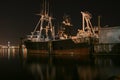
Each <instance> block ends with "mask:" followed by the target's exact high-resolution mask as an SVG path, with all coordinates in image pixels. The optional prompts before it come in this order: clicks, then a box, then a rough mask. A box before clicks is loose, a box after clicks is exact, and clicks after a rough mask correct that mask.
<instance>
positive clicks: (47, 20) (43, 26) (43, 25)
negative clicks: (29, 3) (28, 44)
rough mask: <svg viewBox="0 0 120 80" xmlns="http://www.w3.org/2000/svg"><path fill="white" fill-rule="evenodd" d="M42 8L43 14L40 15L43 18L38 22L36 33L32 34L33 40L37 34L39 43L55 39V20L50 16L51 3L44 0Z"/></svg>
mask: <svg viewBox="0 0 120 80" xmlns="http://www.w3.org/2000/svg"><path fill="white" fill-rule="evenodd" d="M42 8H43V9H42V12H41V13H40V14H39V15H40V16H41V17H40V19H39V21H38V24H37V25H36V27H35V29H34V31H33V32H32V33H31V34H32V38H33V37H34V35H35V32H37V41H41V40H43V38H44V39H45V40H49V39H51V38H52V39H54V36H55V32H54V27H53V26H52V19H53V18H52V17H51V16H50V15H49V11H50V10H49V1H47V0H43V5H42ZM38 27H39V31H37V28H38ZM43 31H44V33H43ZM49 35H51V36H49ZM50 37H51V38H50Z"/></svg>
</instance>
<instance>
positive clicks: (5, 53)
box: [0, 48, 19, 59]
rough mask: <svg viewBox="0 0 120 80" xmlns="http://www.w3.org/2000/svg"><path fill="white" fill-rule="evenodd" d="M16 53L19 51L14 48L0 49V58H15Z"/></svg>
mask: <svg viewBox="0 0 120 80" xmlns="http://www.w3.org/2000/svg"><path fill="white" fill-rule="evenodd" d="M18 52H19V49H16V48H0V57H6V58H8V59H9V58H10V57H16V55H17V54H18Z"/></svg>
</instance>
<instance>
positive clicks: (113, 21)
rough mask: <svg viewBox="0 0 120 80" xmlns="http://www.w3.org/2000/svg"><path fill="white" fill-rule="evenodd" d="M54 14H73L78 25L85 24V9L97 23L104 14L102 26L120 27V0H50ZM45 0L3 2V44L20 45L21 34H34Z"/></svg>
mask: <svg viewBox="0 0 120 80" xmlns="http://www.w3.org/2000/svg"><path fill="white" fill-rule="evenodd" d="M50 1H51V5H52V13H53V17H54V18H55V19H56V20H57V21H61V19H62V17H63V15H64V14H68V15H70V17H71V19H72V23H73V25H74V27H77V28H79V27H80V26H81V25H82V24H81V13H80V12H81V11H88V12H90V13H91V14H92V19H91V22H92V24H93V26H96V25H97V20H98V19H97V18H98V16H99V15H100V16H101V26H105V25H109V26H120V20H119V19H120V9H119V2H118V1H115V0H50ZM41 4H42V3H41V0H3V1H0V44H7V42H8V41H10V42H11V44H14V45H16V44H18V43H19V41H20V38H21V37H24V36H26V35H27V34H30V32H31V31H33V29H34V27H35V26H36V24H37V22H38V19H39V16H37V15H35V14H37V13H39V12H40V7H41Z"/></svg>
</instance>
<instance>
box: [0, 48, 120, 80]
mask: <svg viewBox="0 0 120 80" xmlns="http://www.w3.org/2000/svg"><path fill="white" fill-rule="evenodd" d="M75 57H76V56H74V55H71V56H67V57H66V56H65V55H63V56H62V57H57V56H56V57H55V56H50V55H48V56H41V55H39V54H31V55H30V54H29V53H27V51H26V49H23V50H20V49H0V80H120V56H119V55H109V56H108V55H94V56H92V58H91V59H90V60H83V61H82V60H81V59H78V58H77V59H76V58H75Z"/></svg>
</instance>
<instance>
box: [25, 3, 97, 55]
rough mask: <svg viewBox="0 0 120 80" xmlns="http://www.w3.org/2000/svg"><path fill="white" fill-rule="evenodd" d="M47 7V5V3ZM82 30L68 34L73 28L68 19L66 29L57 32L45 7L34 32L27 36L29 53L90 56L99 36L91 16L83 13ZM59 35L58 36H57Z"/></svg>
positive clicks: (64, 22) (26, 44) (64, 23)
mask: <svg viewBox="0 0 120 80" xmlns="http://www.w3.org/2000/svg"><path fill="white" fill-rule="evenodd" d="M45 5H46V3H45ZM81 14H82V29H78V30H77V34H76V35H74V36H72V35H70V34H68V33H72V32H66V31H67V28H69V27H71V26H72V25H71V23H70V22H69V19H68V18H65V19H64V20H63V22H62V24H63V25H64V26H65V28H64V29H61V30H57V31H58V32H56V27H54V26H53V24H52V23H53V18H52V16H50V14H49V9H47V7H45V8H44V9H43V12H42V13H41V14H40V19H39V21H38V24H37V25H36V27H35V29H34V31H33V32H31V34H30V35H27V38H26V39H25V40H24V44H25V47H26V48H27V51H28V53H34V54H35V53H38V54H42V55H46V54H53V55H83V56H86V55H89V54H90V53H91V51H92V47H93V44H94V41H96V40H97V39H98V34H96V32H95V31H94V28H93V27H92V24H91V22H90V19H91V14H90V13H88V12H81ZM56 33H57V34H56Z"/></svg>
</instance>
